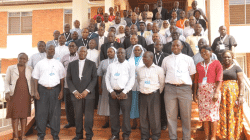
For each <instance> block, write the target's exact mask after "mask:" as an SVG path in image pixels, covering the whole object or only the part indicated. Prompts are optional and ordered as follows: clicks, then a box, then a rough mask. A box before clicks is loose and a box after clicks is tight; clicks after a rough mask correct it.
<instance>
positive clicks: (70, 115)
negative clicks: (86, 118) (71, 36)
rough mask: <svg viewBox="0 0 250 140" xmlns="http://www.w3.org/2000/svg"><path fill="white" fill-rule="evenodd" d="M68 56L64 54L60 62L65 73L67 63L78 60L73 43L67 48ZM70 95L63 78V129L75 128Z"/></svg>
mask: <svg viewBox="0 0 250 140" xmlns="http://www.w3.org/2000/svg"><path fill="white" fill-rule="evenodd" d="M68 49H69V52H70V53H69V54H66V55H64V56H63V57H62V59H61V62H62V64H63V66H64V68H65V71H67V69H68V66H69V63H70V62H73V61H75V60H78V58H79V56H78V53H76V52H77V46H76V44H75V42H70V43H69V46H68ZM71 94H72V93H70V91H69V88H68V84H67V80H66V78H65V84H64V103H65V110H66V118H67V121H68V124H66V125H65V126H64V128H70V127H74V126H75V112H74V108H73V102H72V100H71Z"/></svg>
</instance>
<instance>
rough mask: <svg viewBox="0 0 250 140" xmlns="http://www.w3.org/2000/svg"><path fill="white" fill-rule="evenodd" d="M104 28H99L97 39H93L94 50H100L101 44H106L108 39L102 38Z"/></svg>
mask: <svg viewBox="0 0 250 140" xmlns="http://www.w3.org/2000/svg"><path fill="white" fill-rule="evenodd" d="M104 32H105V28H104V27H103V26H100V27H99V29H98V37H96V38H94V40H95V42H96V45H97V46H96V48H95V49H96V50H101V46H102V44H105V43H108V38H107V37H105V36H104Z"/></svg>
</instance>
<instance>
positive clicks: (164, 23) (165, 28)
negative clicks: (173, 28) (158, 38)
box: [159, 20, 169, 36]
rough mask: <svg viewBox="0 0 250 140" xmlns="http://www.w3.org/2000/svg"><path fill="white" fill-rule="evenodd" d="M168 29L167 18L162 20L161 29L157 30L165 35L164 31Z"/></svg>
mask: <svg viewBox="0 0 250 140" xmlns="http://www.w3.org/2000/svg"><path fill="white" fill-rule="evenodd" d="M168 29H169V21H168V20H164V21H163V22H162V25H161V30H160V31H159V32H160V34H162V35H163V36H165V35H166V31H167V30H168Z"/></svg>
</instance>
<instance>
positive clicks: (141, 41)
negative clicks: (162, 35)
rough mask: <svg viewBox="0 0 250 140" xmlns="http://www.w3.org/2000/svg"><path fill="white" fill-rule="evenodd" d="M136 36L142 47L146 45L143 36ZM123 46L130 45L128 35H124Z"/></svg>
mask: <svg viewBox="0 0 250 140" xmlns="http://www.w3.org/2000/svg"><path fill="white" fill-rule="evenodd" d="M137 36H138V44H141V45H142V47H144V48H145V47H146V46H147V44H146V40H145V38H144V37H142V36H140V35H137ZM123 46H124V48H125V49H127V48H128V47H130V46H131V43H130V36H128V37H126V38H125V39H124V41H123Z"/></svg>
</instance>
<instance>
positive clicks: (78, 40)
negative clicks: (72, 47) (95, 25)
mask: <svg viewBox="0 0 250 140" xmlns="http://www.w3.org/2000/svg"><path fill="white" fill-rule="evenodd" d="M82 39H83V38H80V39H77V40H76V41H75V43H76V46H77V47H78V48H79V47H80V46H84V44H83V42H82ZM89 41H90V39H89V38H87V48H88V49H89Z"/></svg>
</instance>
